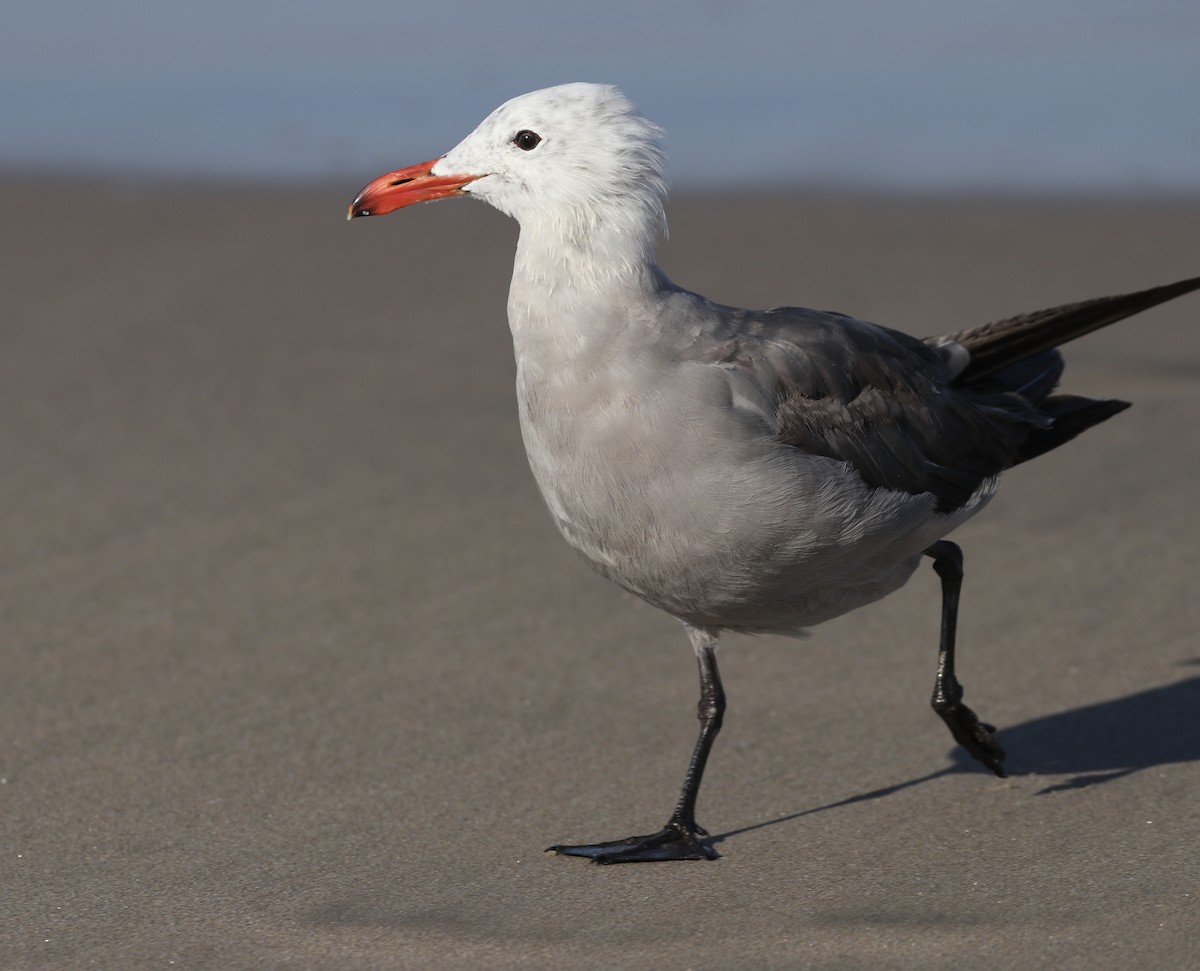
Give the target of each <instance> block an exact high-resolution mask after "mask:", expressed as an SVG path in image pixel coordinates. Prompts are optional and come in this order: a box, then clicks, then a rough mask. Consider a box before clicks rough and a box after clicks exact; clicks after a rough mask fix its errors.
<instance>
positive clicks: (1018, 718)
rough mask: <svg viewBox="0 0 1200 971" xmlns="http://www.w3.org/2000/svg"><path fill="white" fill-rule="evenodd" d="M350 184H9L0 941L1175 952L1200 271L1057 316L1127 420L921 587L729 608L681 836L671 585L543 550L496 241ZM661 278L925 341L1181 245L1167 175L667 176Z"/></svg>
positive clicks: (486, 964) (319, 954)
mask: <svg viewBox="0 0 1200 971" xmlns="http://www.w3.org/2000/svg"><path fill="white" fill-rule="evenodd" d="M357 188H358V186H357V185H343V186H330V187H327V188H321V187H316V188H302V189H286V188H279V189H270V190H268V189H237V188H205V187H203V186H189V185H186V184H182V183H181V184H177V185H158V186H149V187H147V186H133V185H123V186H104V185H88V184H79V185H69V184H64V183H63V182H58V183H53V184H52V183H37V182H33V181H19V180H9V181H8V182H2V183H0V203H2V210H3V212H4V213H5V220H4V228H3V229H2V230H0V233H2V247H0V416H2V418H0V469H2V473H0V671H2V672H3V676H2V681H0V691H2V697H3V703H2V704H0V833H2V837H3V838H2V839H0V898H2V901H3V902H2V904H0V967H2V968H5V969H26V968H49V969H71V968H90V967H96V968H120V969H140V968H166V967H176V968H212V969H224V971H237V969H243V968H245V969H251V968H254V969H259V968H261V969H275V968H305V969H307V968H313V969H325V968H327V969H347V971H354V969H367V968H380V969H385V968H422V969H430V968H433V969H441V968H446V969H460V968H487V969H493V968H494V969H509V968H512V969H543V968H544V969H562V968H595V969H617V968H620V969H624V968H631V969H642V968H645V969H656V971H657V969H685V968H689V969H719V968H729V969H747V968H780V969H784V968H864V969H866V968H871V969H876V968H964V967H967V968H988V969H996V968H999V969H1006V968H1013V969H1025V968H1044V967H1055V968H1058V969H1074V968H1080V969H1083V968H1086V969H1095V968H1130V967H1137V968H1154V969H1176V968H1178V969H1183V968H1193V967H1195V966H1196V961H1197V957H1196V955H1197V950H1196V948H1197V943H1196V942H1197V939H1198V936H1200V878H1198V877H1200V859H1198V852H1197V851H1198V850H1200V798H1198V797H1200V727H1198V721H1197V712H1200V666H1198V665H1200V646H1198V644H1197V631H1198V630H1200V596H1198V595H1197V588H1196V583H1197V581H1196V577H1197V575H1198V574H1200V526H1198V525H1197V522H1198V519H1200V517H1198V515H1197V509H1198V507H1200V503H1198V502H1197V499H1198V493H1200V490H1198V488H1197V482H1200V298H1197V297H1195V296H1192V297H1189V298H1184V299H1182V300H1180V301H1178V302H1177V303H1175V304H1173V305H1171V306H1170V307H1167V308H1163V309H1160V310H1156V311H1153V312H1150V313H1147V314H1145V315H1143V316H1141V317H1138V318H1136V319H1135V320H1133V321H1130V322H1127V323H1125V324H1123V325H1121V326H1119V327H1117V328H1114V329H1112V330H1110V331H1107V332H1105V333H1102V334H1098V335H1094V336H1093V337H1090V338H1087V339H1085V340H1083V341H1080V342H1078V343H1077V344H1075V345H1072V347H1071V348H1070V349H1069V351H1068V361H1069V366H1068V369H1067V381H1066V384H1067V386H1068V387H1069V388H1070V389H1071V390H1075V391H1079V392H1082V393H1095V394H1107V395H1111V396H1116V397H1122V398H1127V399H1129V400H1132V401H1134V402H1135V403H1136V406H1135V407H1134V408H1133V409H1132V410H1130V411H1128V412H1126V413H1125V414H1123V415H1121V416H1119V417H1118V418H1116V419H1114V420H1112V421H1111V422H1109V423H1107V424H1105V425H1103V426H1101V427H1099V428H1097V429H1094V430H1092V431H1090V432H1089V433H1087V435H1086V436H1084V437H1083V438H1082V439H1080V440H1079V441H1077V442H1075V443H1072V444H1071V445H1069V446H1067V447H1065V448H1063V449H1060V450H1059V451H1057V452H1055V453H1054V454H1052V455H1050V456H1047V457H1045V458H1042V459H1039V460H1038V461H1036V462H1034V463H1031V464H1030V465H1028V466H1025V467H1022V468H1020V469H1017V470H1015V471H1014V472H1012V473H1011V474H1009V475H1008V477H1007V478H1006V481H1005V485H1004V488H1003V489H1002V491H1001V494H1000V496H999V497H998V498H997V499H996V500H995V501H994V502H993V503H992V505H991V507H990V508H989V509H988V510H987V511H986V513H985V514H984V515H983V516H981V517H980V518H979V519H978V520H977V521H975V522H973V523H971V524H969V525H968V526H967V527H966V528H964V529H962V530H960V531H959V532H958V534H956V538H957V539H958V540H959V541H960V542H961V543H962V544H963V546H964V548H965V551H966V556H967V571H968V572H967V583H966V588H965V592H964V606H963V617H962V624H961V628H960V632H961V637H960V643H961V648H960V650H961V661H960V664H961V668H960V672H961V675H962V678H963V681H964V683H965V685H966V689H967V697H968V700H969V702H970V703H971V704H972V705H974V707H975V708H976V710H977V711H979V712H980V714H981V716H982V717H984V718H986V719H987V720H989V721H992V722H994V723H995V724H997V725H998V726H1000V729H1001V733H1000V739H1001V741H1002V742H1003V744H1004V745H1005V746H1007V748H1008V750H1009V752H1010V765H1011V768H1012V770H1013V776H1012V778H1011V779H1008V780H999V779H996V778H993V777H991V776H989V775H988V774H986V773H985V772H983V771H982V770H980V769H979V768H978V767H977V766H972V765H967V764H965V763H964V762H963V760H962V759H960V758H959V757H958V756H957V755H956V754H955V753H954V751H953V749H952V742H951V739H950V737H949V735H948V734H947V733H946V731H945V729H944V727H943V726H942V725H941V724H940V722H939V721H938V719H937V718H936V717H934V716H933V715H932V714H931V713H930V711H929V709H928V694H929V691H930V688H931V686H932V678H933V668H934V654H935V647H936V636H937V624H938V588H937V582H936V578H935V577H934V576H933V574H932V571H928V570H923V571H921V573H919V574H918V576H917V577H916V578H914V580H913V581H912V582H911V583H910V584H909V586H908V587H907V588H905V589H904V590H903V591H901V592H900V593H898V594H897V595H895V596H893V597H892V598H890V599H889V600H887V601H885V602H883V603H881V604H878V605H875V606H873V607H870V608H867V609H865V610H862V611H859V612H858V613H856V614H854V615H853V616H851V617H848V618H843V619H841V620H839V621H836V622H833V623H830V624H828V625H825V626H823V627H821V628H818V629H817V630H816V631H815V632H814V635H813V636H812V637H811V638H810V639H808V640H806V641H791V640H785V639H776V638H762V639H757V640H755V639H750V638H730V639H729V640H728V642H727V644H726V646H725V648H724V650H723V652H722V666H723V674H724V677H725V683H726V688H727V690H728V694H729V699H730V709H729V714H728V717H727V719H726V724H725V730H724V733H723V734H722V736H721V738H720V740H719V741H718V743H717V747H716V750H715V753H714V756H713V760H712V762H711V764H710V768H709V773H708V777H707V779H706V786H705V789H704V791H703V793H702V795H701V801H700V819H701V822H702V823H704V824H705V825H706V826H707V827H708V829H709V830H710V831H711V832H712V833H713V834H714V835H715V836H716V838H717V848H718V850H719V852H720V853H721V855H722V858H721V859H720V860H718V861H716V862H713V863H681V864H661V865H649V866H626V867H598V866H594V865H591V864H587V863H585V862H583V861H579V860H571V859H563V858H555V857H550V856H546V855H544V854H543V853H542V849H543V847H545V846H546V845H548V844H550V843H554V842H564V841H572V840H574V841H587V840H593V839H611V838H616V837H620V836H625V835H628V834H629V833H631V832H649V831H652V830H654V829H656V828H657V827H658V826H659V825H660V824H661V822H662V821H663V819H664V818H665V816H666V815H667V813H668V811H669V809H670V806H671V804H672V802H673V800H674V798H675V794H676V791H677V787H678V784H679V782H680V779H681V777H682V772H683V768H684V763H685V761H686V757H687V753H688V751H689V749H690V747H691V744H692V741H693V738H694V731H695V718H694V711H695V709H694V705H695V700H696V693H697V689H696V683H695V671H694V664H693V661H692V659H691V656H690V653H689V649H688V646H687V642H686V640H685V638H684V637H683V635H682V633H681V632H680V630H679V629H678V625H677V624H676V623H675V622H674V621H673V620H671V619H670V618H668V617H666V616H663V615H661V614H659V613H657V612H655V611H654V610H652V609H651V608H649V607H646V606H644V605H642V604H641V603H639V602H637V601H636V600H634V599H633V598H632V597H629V596H627V595H625V594H623V593H622V592H620V591H619V590H617V589H616V588H615V587H613V586H611V585H610V584H608V583H607V582H606V581H604V580H603V579H601V578H599V577H598V576H596V575H594V574H592V573H591V572H590V571H589V570H588V569H587V567H586V566H585V565H584V564H583V563H582V562H581V561H579V560H578V559H577V558H576V557H575V555H574V554H573V553H572V552H571V551H570V550H569V549H568V548H567V547H566V546H565V545H564V544H563V543H562V542H561V540H560V539H559V538H558V537H557V535H556V534H555V533H554V530H553V527H552V525H551V524H550V522H549V520H548V518H547V516H546V515H545V513H544V511H543V510H542V508H541V506H540V501H539V499H538V496H537V494H536V492H535V489H534V486H533V482H532V479H531V477H530V475H529V473H528V470H527V468H526V466H525V459H524V454H523V451H522V447H521V441H520V435H519V431H518V428H517V422H516V413H515V411H516V410H515V403H514V400H513V394H512V382H513V371H514V368H513V363H512V360H511V349H510V346H509V339H508V333H507V325H506V323H505V319H504V304H505V292H506V285H507V277H508V273H509V268H510V265H511V258H512V248H513V243H514V240H515V236H516V230H515V226H514V225H513V224H512V223H510V222H508V221H507V220H505V219H504V218H503V217H501V216H499V215H497V214H495V213H493V212H492V211H490V210H488V209H486V208H485V207H483V206H480V205H476V204H471V203H467V202H460V203H454V204H450V203H445V204H442V205H439V206H426V207H421V208H418V209H415V210H411V211H407V212H405V213H401V214H397V215H394V216H390V217H388V218H387V219H375V220H365V221H359V222H356V223H353V224H348V223H346V222H344V221H343V213H344V209H345V206H346V204H347V202H348V201H349V199H350V197H351V196H352V195H353V193H354V190H356V189H357ZM670 216H671V224H672V237H671V240H670V242H669V244H668V245H666V246H665V247H664V250H663V254H662V256H663V264H664V267H665V268H666V270H667V272H668V273H669V274H670V275H671V276H672V277H673V278H675V279H676V280H677V281H679V282H680V283H682V284H684V285H685V286H689V287H692V288H694V289H698V290H700V291H702V292H704V293H706V294H708V295H709V296H711V297H713V298H715V299H718V300H721V301H724V302H727V303H736V304H745V305H757V306H771V305H778V304H784V303H793V304H797V303H798V304H806V305H809V306H817V307H826V308H834V309H838V310H842V311H845V312H849V313H853V314H856V315H858V316H863V317H867V318H868V319H873V320H878V321H880V322H882V323H887V324H890V325H893V326H897V327H900V328H902V329H905V330H909V331H911V332H914V333H918V334H928V333H936V332H940V331H944V330H955V329H958V328H960V327H961V326H963V325H966V324H973V323H979V322H983V321H985V320H989V319H993V318H996V317H1000V316H1004V315H1007V314H1010V313H1013V312H1017V311H1022V310H1030V309H1035V308H1039V307H1042V306H1048V305H1051V304H1055V303H1059V302H1065V301H1068V300H1074V299H1079V298H1083V297H1090V296H1097V295H1100V294H1105V293H1112V292H1120V291H1123V290H1132V289H1138V288H1141V287H1145V286H1150V285H1154V284H1159V283H1164V282H1167V281H1170V280H1174V279H1177V278H1180V277H1185V276H1191V275H1195V274H1197V273H1200V201H1191V202H1172V201H1170V200H1152V201H1144V200H1143V201H1139V200H1124V201H1121V200H1116V201H1113V200H1108V201H1105V200H1087V199H1078V200H1055V199H1030V200H1024V201H1013V200H1005V199H999V198H996V199H988V198H943V199H934V200H930V199H924V200H922V199H908V200H905V199H893V198H887V197H882V196H881V197H874V198H873V197H868V196H849V195H847V196H838V195H833V196H819V195H816V194H813V195H804V194H790V195H782V196H767V195H765V194H764V195H761V196H757V197H746V198H738V197H736V196H733V197H731V196H728V195H720V196H718V197H716V198H704V197H701V196H698V195H691V196H688V195H686V194H683V195H681V196H680V197H679V199H678V201H676V202H675V203H673V205H672V207H671V209H670Z"/></svg>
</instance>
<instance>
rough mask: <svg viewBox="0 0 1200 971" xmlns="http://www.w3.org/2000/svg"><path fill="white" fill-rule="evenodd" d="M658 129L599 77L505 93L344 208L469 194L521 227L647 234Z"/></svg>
mask: <svg viewBox="0 0 1200 971" xmlns="http://www.w3.org/2000/svg"><path fill="white" fill-rule="evenodd" d="M661 139H662V130H661V129H660V128H659V127H658V126H657V125H655V124H654V123H653V122H651V121H647V120H646V119H645V118H643V117H641V116H640V115H638V114H637V112H636V111H635V109H634V107H633V105H632V104H631V103H630V102H629V100H628V99H627V98H626V97H625V96H624V95H623V94H622V93H621V92H620V91H619V90H617V89H616V88H615V87H613V86H611V85H607V84H586V83H582V82H579V83H575V84H563V85H559V86H558V87H553V88H545V89H543V90H541V91H533V92H531V93H529V94H523V95H521V96H520V97H517V98H513V99H512V100H511V101H508V102H505V103H504V104H503V105H501V106H500V107H499V108H497V109H496V110H495V111H493V112H492V113H491V114H490V115H488V117H487V118H485V119H484V120H483V122H482V124H480V125H479V127H478V128H476V129H475V131H473V132H472V133H471V134H470V135H468V136H467V137H466V138H464V139H463V140H462V141H461V142H460V143H459V144H458V145H456V146H455V147H454V148H452V149H451V150H450V151H449V152H447V153H446V154H445V155H443V156H442V157H441V158H439V159H435V160H434V161H432V162H426V163H422V164H421V165H414V166H411V167H409V168H407V169H401V170H399V171H397V172H391V173H389V174H387V175H384V176H381V177H380V178H378V179H376V180H375V181H374V182H372V183H370V184H369V185H368V186H367V187H366V188H364V189H363V191H362V192H361V193H360V194H359V196H358V198H357V199H355V200H354V203H353V204H352V205H351V207H350V217H351V218H354V217H355V216H368V215H379V214H382V213H386V212H391V211H393V210H394V209H399V208H401V207H402V206H406V205H410V204H412V203H414V202H425V201H429V200H432V199H440V198H444V197H446V196H451V195H472V196H476V197H477V198H479V199H482V200H483V201H485V202H487V203H489V204H491V205H492V206H495V207H496V208H497V209H499V210H500V211H501V212H504V213H507V214H508V215H510V216H512V217H514V218H515V219H517V220H518V221H519V222H520V223H521V226H522V228H523V229H524V230H534V229H539V228H542V227H547V228H549V227H553V228H555V229H556V230H557V231H559V232H566V233H568V234H570V235H572V236H575V235H576V234H583V235H586V234H587V233H589V232H591V231H594V230H596V229H599V228H601V227H604V228H609V229H617V230H619V231H621V232H623V233H632V234H635V235H638V236H644V237H646V238H647V239H648V238H650V237H653V235H654V232H655V231H656V230H657V229H658V228H659V226H660V225H664V219H663V208H662V207H663V197H664V195H665V193H666V182H665V179H664V176H663V168H664V164H665V155H664V153H663V149H662V143H661Z"/></svg>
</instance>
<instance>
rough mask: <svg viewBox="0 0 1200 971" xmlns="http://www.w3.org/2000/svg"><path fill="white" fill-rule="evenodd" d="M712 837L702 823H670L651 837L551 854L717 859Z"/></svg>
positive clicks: (622, 859) (610, 859)
mask: <svg viewBox="0 0 1200 971" xmlns="http://www.w3.org/2000/svg"><path fill="white" fill-rule="evenodd" d="M706 836H708V833H706V832H705V831H704V830H703V829H701V828H700V827H699V826H697V827H695V828H694V829H688V828H687V827H685V826H683V825H682V824H680V823H677V822H674V821H672V822H669V823H667V825H666V826H664V827H663V828H662V829H660V830H659V831H658V832H657V833H653V834H651V835H650V836H630V837H628V838H627V839H623V840H612V841H610V842H607V843H584V844H581V845H579V846H551V847H548V848H547V850H546V852H547V853H557V854H560V855H562V856H582V857H586V858H587V859H589V860H592V861H593V862H595V863H657V862H659V861H662V860H715V859H716V858H717V851H716V850H714V849H713V848H712V847H711V846H709V845H708V844H707V843H706V842H705V841H704V837H706Z"/></svg>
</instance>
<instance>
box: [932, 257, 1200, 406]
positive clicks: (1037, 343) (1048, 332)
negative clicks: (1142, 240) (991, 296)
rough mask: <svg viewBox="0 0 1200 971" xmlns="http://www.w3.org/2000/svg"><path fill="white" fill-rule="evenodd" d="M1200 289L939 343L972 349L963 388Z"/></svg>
mask: <svg viewBox="0 0 1200 971" xmlns="http://www.w3.org/2000/svg"><path fill="white" fill-rule="evenodd" d="M1198 289H1200V277H1193V278H1192V279H1190V280H1180V281H1179V282H1178V283H1168V284H1166V285H1164V286H1161V287H1152V288H1151V289H1149V290H1139V291H1138V292H1137V293H1125V294H1121V295H1120V296H1115V297H1097V298H1095V299H1094V300H1083V301H1080V302H1079V303H1068V304H1063V305H1062V306H1059V307H1051V308H1049V309H1048V310H1036V311H1033V312H1032V313H1026V314H1018V315H1017V316H1015V317H1008V318H1006V319H1005V320H998V321H996V322H995V323H991V324H984V325H983V326H982V327H973V328H970V329H968V330H963V331H959V332H958V333H957V334H950V335H948V336H947V337H943V338H939V339H938V343H943V342H946V341H953V342H954V343H956V344H961V345H962V346H963V347H965V348H966V349H967V351H968V352H969V353H970V355H971V359H970V361H969V362H968V364H967V366H966V367H965V368H964V369H963V371H962V372H961V373H960V374H959V375H958V377H957V381H958V382H959V383H961V384H966V383H971V382H974V381H977V380H979V379H980V378H983V377H986V376H987V375H989V374H992V373H993V372H995V371H998V370H1000V369H1001V368H1004V367H1007V366H1009V365H1011V364H1013V363H1015V362H1017V361H1021V360H1023V359H1025V358H1028V357H1031V356H1032V355H1035V354H1038V353H1040V352H1042V351H1047V350H1050V349H1051V348H1054V347H1058V346H1059V345H1060V344H1065V343H1066V342H1067V341H1072V340H1074V339H1075V338H1077V337H1082V336H1083V335H1084V334H1090V333H1091V332H1092V331H1094V330H1099V329H1100V328H1101V327H1107V326H1108V325H1109V324H1115V323H1116V322H1117V321H1119V320H1124V319H1125V318H1126V317H1131V316H1133V315H1134V314H1136V313H1141V312H1142V311H1143V310H1149V309H1150V308H1151V307H1154V306H1157V305H1158V304H1160V303H1165V302H1166V301H1168V300H1173V299H1174V298H1175V297H1179V296H1182V295H1183V294H1185V293H1190V292H1191V291H1193V290H1198ZM1097 420H1100V419H1097Z"/></svg>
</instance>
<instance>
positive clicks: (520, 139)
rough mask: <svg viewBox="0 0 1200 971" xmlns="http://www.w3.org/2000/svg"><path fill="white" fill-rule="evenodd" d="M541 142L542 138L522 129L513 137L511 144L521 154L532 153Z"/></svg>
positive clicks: (535, 133) (526, 129)
mask: <svg viewBox="0 0 1200 971" xmlns="http://www.w3.org/2000/svg"><path fill="white" fill-rule="evenodd" d="M541 141H542V136H541V135H539V134H538V133H537V132H532V131H530V130H529V129H528V128H522V129H521V130H520V131H519V132H517V134H516V135H515V136H514V137H513V144H514V145H516V146H517V148H519V149H520V150H521V151H522V152H532V151H533V150H534V149H535V148H537V147H538V145H539V144H540V143H541Z"/></svg>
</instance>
